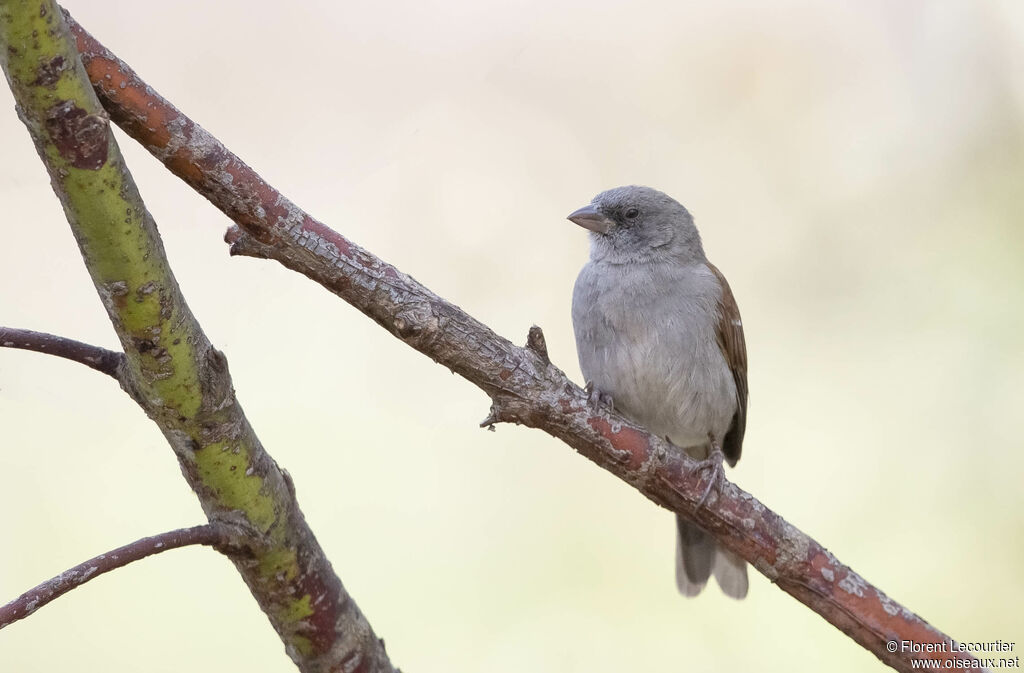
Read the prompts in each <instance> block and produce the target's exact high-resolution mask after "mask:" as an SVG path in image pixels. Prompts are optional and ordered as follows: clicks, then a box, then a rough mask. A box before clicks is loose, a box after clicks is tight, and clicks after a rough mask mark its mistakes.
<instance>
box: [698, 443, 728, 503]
mask: <svg viewBox="0 0 1024 673" xmlns="http://www.w3.org/2000/svg"><path fill="white" fill-rule="evenodd" d="M708 442H709V443H710V444H711V453H709V454H708V457H707V458H705V459H704V460H701V461H699V462H698V463H697V470H699V471H701V472H703V471H705V470H711V476H710V477H709V478H708V485H707V486H705V487H704V494H703V495H701V496H700V500H699V501H697V509H700V508H701V507H703V506H704V503H706V502H707V500H708V496H709V495H711V491H712V490H713V489H717V488H720V487H721V484H722V480H723V479H725V469H724V468H723V467H722V463H723V462H724V460H725V454H723V453H722V448H721V447H720V446H719V445H718V440H717V439H715V436H714V434H712V433H710V432H709V433H708Z"/></svg>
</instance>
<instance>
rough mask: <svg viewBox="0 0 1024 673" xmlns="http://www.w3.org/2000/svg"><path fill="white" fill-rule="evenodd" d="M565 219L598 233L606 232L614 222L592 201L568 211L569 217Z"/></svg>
mask: <svg viewBox="0 0 1024 673" xmlns="http://www.w3.org/2000/svg"><path fill="white" fill-rule="evenodd" d="M566 219H568V220H569V221H570V222H575V223H576V224H578V225H580V226H581V227H583V228H584V229H589V230H590V231H594V232H597V233H599V234H607V233H608V232H609V231H611V228H612V226H613V225H614V224H615V223H614V222H612V221H611V220H610V219H608V218H607V217H605V216H604V215H602V214H601V212H600V211H599V210H598V209H597V208H595V207H594V204H592V203H591V204H588V205H585V206H583V207H582V208H580V209H579V210H574V211H573V212H571V213H569V217H568V218H566Z"/></svg>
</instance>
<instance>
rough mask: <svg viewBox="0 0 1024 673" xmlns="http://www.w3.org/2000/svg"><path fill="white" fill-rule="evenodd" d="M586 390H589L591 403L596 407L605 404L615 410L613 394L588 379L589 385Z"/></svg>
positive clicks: (588, 394) (588, 395)
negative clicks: (602, 389)
mask: <svg viewBox="0 0 1024 673" xmlns="http://www.w3.org/2000/svg"><path fill="white" fill-rule="evenodd" d="M584 390H586V391H587V397H588V398H589V399H590V404H591V405H593V406H595V407H600V406H605V407H608V409H609V410H611V411H614V410H615V401H614V400H612V396H611V395H609V394H608V393H606V392H603V391H601V390H599V389H598V387H597V386H595V385H594V382H593V381H587V387H586V388H584Z"/></svg>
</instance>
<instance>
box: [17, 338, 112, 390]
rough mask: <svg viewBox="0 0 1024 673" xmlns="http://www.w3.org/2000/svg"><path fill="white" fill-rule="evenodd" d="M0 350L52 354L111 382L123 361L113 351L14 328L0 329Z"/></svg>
mask: <svg viewBox="0 0 1024 673" xmlns="http://www.w3.org/2000/svg"><path fill="white" fill-rule="evenodd" d="M0 348H21V349H23V350H27V351H35V352H37V353H47V354H49V355H56V356H57V357H59V358H65V359H67V360H73V361H75V362H79V363H81V364H83V365H85V366H86V367H92V368H93V369H95V370H96V371H98V372H103V373H104V374H107V375H108V376H113V377H114V378H115V379H116V378H118V372H117V370H118V367H120V366H121V363H122V362H124V355H122V354H121V353H118V352H117V351H112V350H107V349H106V348H100V347H99V346H93V345H91V344H87V343H82V342H81V341H75V340H74V339H68V338H67V337H62V336H57V335H56V334H47V333H46V332H33V331H32V330H28V329H17V328H14V327H0Z"/></svg>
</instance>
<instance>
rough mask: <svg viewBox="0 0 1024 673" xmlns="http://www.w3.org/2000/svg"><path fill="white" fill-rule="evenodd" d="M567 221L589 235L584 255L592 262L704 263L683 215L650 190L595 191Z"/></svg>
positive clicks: (679, 207) (679, 208)
mask: <svg viewBox="0 0 1024 673" xmlns="http://www.w3.org/2000/svg"><path fill="white" fill-rule="evenodd" d="M568 219H569V220H571V221H572V222H575V223H576V224H578V225H580V226H581V227H583V228H584V229H589V230H590V232H591V235H590V237H591V247H590V255H591V258H592V259H594V260H604V261H608V262H612V263H627V262H644V261H655V260H659V259H668V258H676V259H679V260H680V261H684V262H687V261H693V262H697V261H703V260H704V249H703V247H702V246H701V242H700V234H698V233H697V228H696V227H695V226H694V224H693V218H692V217H691V216H690V213H689V211H687V210H686V208H684V207H683V206H682V204H680V203H679V202H678V201H676V200H675V199H673V198H672V197H671V196H669V195H667V194H664V193H662V192H659V191H658V190H656V189H651V188H650V187H642V186H639V185H631V186H627V187H616V188H615V189H609V190H608V191H604V192H601V193H600V194H598V195H597V196H595V197H594V199H593V201H591V202H590V203H589V204H587V205H585V206H583V207H582V208H580V209H578V210H576V211H574V212H572V213H571V214H570V215H569V218H568Z"/></svg>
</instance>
